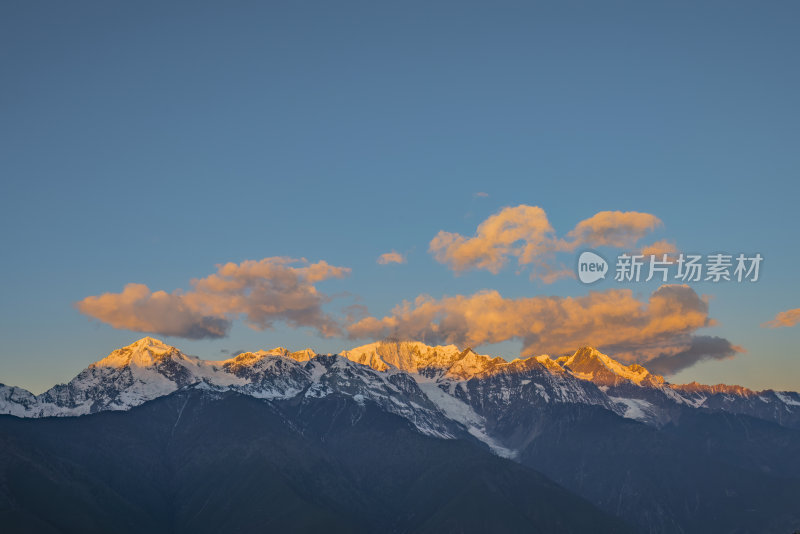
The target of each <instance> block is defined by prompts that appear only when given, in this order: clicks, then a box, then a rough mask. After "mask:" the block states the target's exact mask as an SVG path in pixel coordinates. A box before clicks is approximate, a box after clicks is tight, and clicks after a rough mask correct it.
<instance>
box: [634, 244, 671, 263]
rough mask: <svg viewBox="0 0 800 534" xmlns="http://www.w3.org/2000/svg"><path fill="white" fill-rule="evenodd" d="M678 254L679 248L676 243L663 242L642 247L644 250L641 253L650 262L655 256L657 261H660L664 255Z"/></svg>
mask: <svg viewBox="0 0 800 534" xmlns="http://www.w3.org/2000/svg"><path fill="white" fill-rule="evenodd" d="M677 252H678V248H677V247H676V246H675V244H674V243H671V242H669V241H666V240H662V241H656V242H655V243H651V244H649V245H645V246H644V247H642V250H641V251H640V252H639V254H641V255H642V256H644V257H645V258H646V259H648V260H649V259H650V256H655V257H656V259H657V260H660V259H661V258H662V257H663V256H664V254H677ZM672 259H674V258H672Z"/></svg>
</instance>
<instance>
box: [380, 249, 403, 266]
mask: <svg viewBox="0 0 800 534" xmlns="http://www.w3.org/2000/svg"><path fill="white" fill-rule="evenodd" d="M405 262H406V258H405V256H403V255H402V254H400V253H399V252H395V251H394V250H393V251H391V252H387V253H385V254H381V255H380V256H378V264H380V265H388V264H390V263H405Z"/></svg>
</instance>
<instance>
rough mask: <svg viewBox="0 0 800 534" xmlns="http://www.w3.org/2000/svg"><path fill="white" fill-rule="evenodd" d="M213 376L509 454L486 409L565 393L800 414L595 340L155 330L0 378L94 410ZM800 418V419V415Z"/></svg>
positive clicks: (622, 406) (668, 408) (543, 401)
mask: <svg viewBox="0 0 800 534" xmlns="http://www.w3.org/2000/svg"><path fill="white" fill-rule="evenodd" d="M200 386H202V387H204V388H210V389H212V390H215V391H234V392H238V393H241V394H244V395H249V396H252V397H256V398H260V399H269V400H277V399H293V398H298V399H300V398H304V397H309V398H310V397H314V398H318V397H322V396H326V395H329V394H338V395H348V396H351V397H353V398H354V399H356V400H357V402H359V403H361V402H366V399H369V400H370V401H371V402H375V403H378V404H380V405H382V406H384V407H387V409H388V410H389V411H392V412H393V413H397V414H399V415H402V416H404V417H407V418H408V419H409V420H410V421H412V422H413V423H414V424H415V425H417V426H418V427H419V428H421V429H422V431H423V432H428V433H432V434H434V435H441V436H444V435H452V433H453V431H452V428H451V426H450V425H451V424H452V421H456V422H458V424H462V425H464V426H465V427H466V428H467V429H469V432H470V433H471V434H473V435H474V436H475V437H477V438H478V439H480V440H482V441H485V442H486V443H487V444H488V445H489V446H490V447H492V448H493V449H494V450H496V451H498V453H500V454H512V453H510V452H508V451H507V450H506V449H504V446H503V445H502V444H498V443H496V442H494V441H493V438H492V437H491V436H490V435H489V432H490V431H489V430H488V429H489V428H490V427H489V426H487V422H486V421H487V420H486V415H485V413H486V412H485V410H487V409H489V408H487V407H488V406H495V407H494V408H492V410H497V411H496V412H493V413H495V414H496V413H500V411H504V410H506V409H509V407H511V406H516V407H519V408H520V409H522V410H523V411H524V410H530V409H540V408H541V407H542V406H545V405H548V404H551V403H559V404H591V405H597V406H602V407H604V408H606V409H608V410H611V411H613V412H615V413H617V414H618V415H622V416H623V417H627V418H632V419H637V420H639V421H642V422H646V423H650V424H656V425H661V424H666V423H667V422H668V421H669V420H670V418H671V417H672V413H673V409H674V407H675V406H683V407H690V408H700V407H702V408H708V409H720V410H726V411H735V412H736V413H748V414H752V415H756V416H761V417H765V418H768V419H770V420H777V421H778V422H780V423H782V424H785V423H786V421H787V420H788V421H790V422H793V421H797V422H798V423H797V424H798V425H800V408H799V407H800V395H798V394H797V393H793V392H772V391H762V392H752V391H750V390H748V389H746V388H742V387H740V386H725V385H718V386H702V385H699V384H688V385H685V386H677V385H673V384H668V383H667V382H665V381H664V379H663V378H662V377H661V376H658V375H655V374H652V373H650V372H649V371H648V370H647V369H645V368H644V367H642V366H640V365H636V364H633V365H624V364H622V363H620V362H617V361H616V360H614V359H613V358H611V357H609V356H607V355H605V354H603V353H601V352H600V351H598V350H597V349H594V348H592V347H581V348H580V349H578V350H577V351H576V352H575V353H574V354H572V355H571V356H562V357H560V358H555V359H553V358H550V357H549V356H547V355H540V356H532V357H529V358H524V359H515V360H513V361H510V362H509V361H507V360H505V359H503V358H500V357H491V356H487V355H483V354H478V353H476V352H475V351H474V350H472V349H471V348H465V349H463V350H461V349H459V348H458V347H457V346H455V345H437V346H430V345H426V344H425V343H421V342H418V341H398V340H384V341H380V342H376V343H370V344H367V345H363V346H360V347H356V348H353V349H350V350H346V351H342V352H341V353H340V354H333V355H324V354H317V353H315V352H314V351H313V350H311V349H305V350H301V351H294V352H292V351H290V350H289V349H287V348H285V347H276V348H274V349H270V350H258V351H255V352H243V353H240V354H237V355H235V356H233V357H231V358H228V359H225V360H217V361H211V360H203V359H200V358H197V357H195V356H188V355H186V354H184V353H182V352H181V351H180V350H179V349H178V348H176V347H173V346H171V345H168V344H166V343H164V342H163V341H160V340H158V339H155V338H152V337H144V338H142V339H140V340H138V341H136V342H134V343H131V344H130V345H128V346H126V347H122V348H120V349H117V350H115V351H113V352H111V354H109V355H108V356H106V357H105V358H103V359H101V360H100V361H98V362H96V363H94V364H92V365H90V366H89V367H88V368H86V369H84V370H83V371H81V372H80V373H79V374H78V375H77V376H76V377H75V378H73V379H72V380H71V381H70V382H69V383H67V384H59V385H56V386H54V387H53V388H51V389H49V390H48V391H46V392H45V393H42V394H41V395H33V394H32V393H30V392H28V391H25V390H23V389H21V388H14V387H11V386H2V385H0V414H11V415H17V416H20V417H45V416H64V415H84V414H88V413H94V412H97V411H103V410H127V409H130V408H132V407H134V406H138V405H140V404H142V403H144V402H147V401H149V400H153V399H155V398H158V397H161V396H164V395H169V394H171V393H173V392H175V391H177V390H179V389H182V388H188V387H200ZM792 424H794V423H792Z"/></svg>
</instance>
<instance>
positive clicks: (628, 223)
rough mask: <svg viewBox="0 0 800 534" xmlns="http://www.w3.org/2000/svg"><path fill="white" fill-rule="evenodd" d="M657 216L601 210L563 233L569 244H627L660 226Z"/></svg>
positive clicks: (613, 245) (619, 245) (625, 245)
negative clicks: (565, 234) (567, 232)
mask: <svg viewBox="0 0 800 534" xmlns="http://www.w3.org/2000/svg"><path fill="white" fill-rule="evenodd" d="M661 224H662V222H661V219H659V218H658V217H656V216H655V215H650V214H649V213H641V212H638V211H601V212H599V213H597V214H595V215H593V216H592V217H590V218H588V219H585V220H583V221H581V222H579V223H578V224H577V225H576V226H575V228H574V229H573V230H572V231H570V233H569V234H567V236H568V237H571V238H572V240H573V241H572V243H571V244H572V246H573V247H574V246H579V245H588V246H593V247H599V246H609V247H618V248H624V247H630V246H633V244H634V243H636V242H637V241H638V240H639V239H641V238H642V237H644V236H645V235H646V234H647V233H648V232H651V231H653V230H654V229H655V228H656V227H658V226H661Z"/></svg>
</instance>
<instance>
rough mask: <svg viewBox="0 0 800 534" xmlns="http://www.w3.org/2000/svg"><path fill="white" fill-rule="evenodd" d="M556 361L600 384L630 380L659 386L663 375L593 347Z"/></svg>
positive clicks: (662, 381) (637, 383)
mask: <svg viewBox="0 0 800 534" xmlns="http://www.w3.org/2000/svg"><path fill="white" fill-rule="evenodd" d="M555 361H556V363H558V364H559V365H561V366H562V367H563V368H565V369H568V370H569V371H571V372H572V373H573V374H574V375H575V376H577V377H578V378H581V379H583V380H590V381H592V382H594V383H595V384H597V385H600V386H616V385H618V384H620V383H621V382H625V381H630V382H632V383H634V384H636V385H639V386H660V385H663V384H664V383H665V381H664V377H662V376H659V375H655V374H653V373H651V372H650V371H648V370H647V369H645V368H644V367H642V366H641V365H638V364H631V365H624V364H621V363H620V362H618V361H616V360H614V359H613V358H610V357H609V356H607V355H605V354H603V353H602V352H600V351H599V350H597V349H595V348H593V347H588V346H586V347H581V348H580V349H578V350H577V351H576V352H575V354H573V355H572V356H562V357H560V358H557V359H556V360H555Z"/></svg>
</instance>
